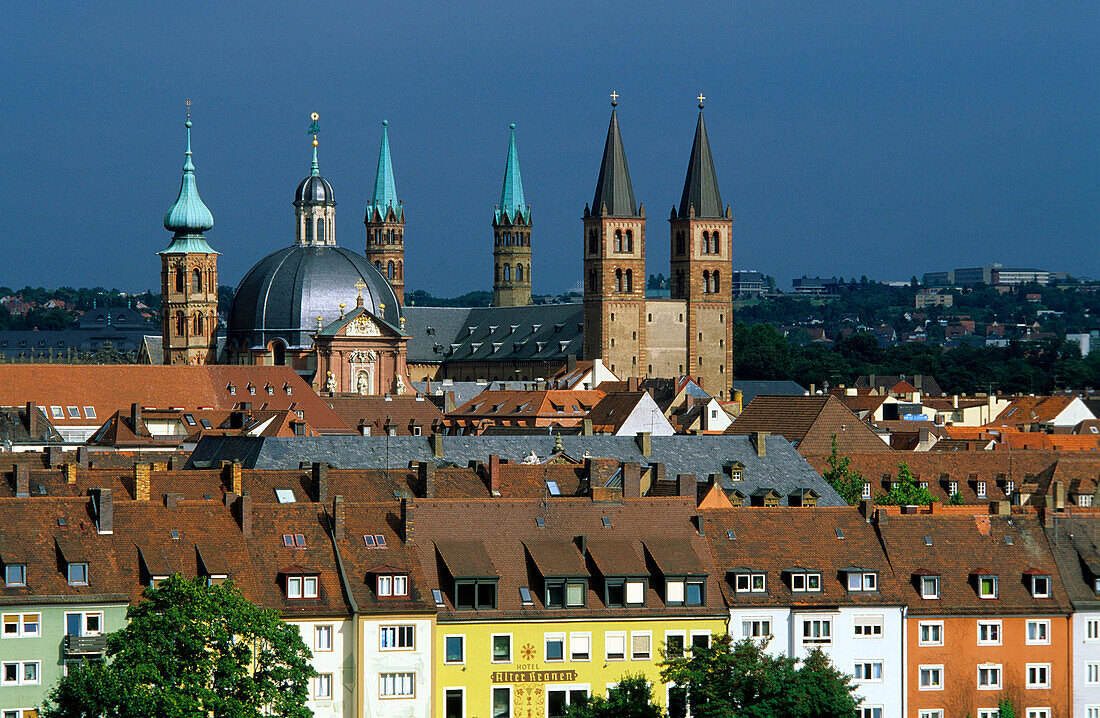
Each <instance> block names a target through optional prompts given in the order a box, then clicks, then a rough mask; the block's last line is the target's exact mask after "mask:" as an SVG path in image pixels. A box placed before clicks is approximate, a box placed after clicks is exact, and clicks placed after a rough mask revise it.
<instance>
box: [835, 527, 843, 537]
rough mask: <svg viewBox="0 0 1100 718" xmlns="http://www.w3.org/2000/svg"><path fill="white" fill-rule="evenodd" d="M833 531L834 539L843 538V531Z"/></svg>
mask: <svg viewBox="0 0 1100 718" xmlns="http://www.w3.org/2000/svg"><path fill="white" fill-rule="evenodd" d="M833 530H834V531H836V537H837V538H838V539H842V538H844V532H843V531H841V530H840V529H833Z"/></svg>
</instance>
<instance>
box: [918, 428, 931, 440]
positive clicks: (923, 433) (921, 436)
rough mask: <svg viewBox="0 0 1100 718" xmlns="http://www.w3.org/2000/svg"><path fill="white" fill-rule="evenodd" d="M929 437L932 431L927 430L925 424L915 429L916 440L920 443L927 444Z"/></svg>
mask: <svg viewBox="0 0 1100 718" xmlns="http://www.w3.org/2000/svg"><path fill="white" fill-rule="evenodd" d="M931 438H932V432H930V431H929V430H928V427H927V426H925V427H921V429H920V430H919V431H917V441H919V442H920V443H922V444H927V443H928V441H929V440H930V439H931Z"/></svg>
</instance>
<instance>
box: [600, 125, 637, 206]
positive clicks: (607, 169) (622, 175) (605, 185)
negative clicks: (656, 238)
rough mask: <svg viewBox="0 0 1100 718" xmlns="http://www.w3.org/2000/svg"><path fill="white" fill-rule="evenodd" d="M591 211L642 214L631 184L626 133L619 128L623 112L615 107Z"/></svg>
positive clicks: (608, 127)
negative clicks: (618, 111) (624, 138)
mask: <svg viewBox="0 0 1100 718" xmlns="http://www.w3.org/2000/svg"><path fill="white" fill-rule="evenodd" d="M591 212H592V214H593V215H599V214H601V213H603V212H606V213H607V215H609V216H612V217H637V216H638V205H637V204H636V203H635V202H634V188H633V187H632V186H631V184H630V169H629V168H628V167H627V166H626V150H624V149H623V138H622V133H621V132H620V131H619V116H618V113H617V112H616V111H615V110H614V109H612V110H611V122H610V124H608V126H607V140H605V141H604V146H603V161H602V162H601V163H600V176H599V178H598V179H597V180H596V194H595V195H594V196H593V198H592V208H591Z"/></svg>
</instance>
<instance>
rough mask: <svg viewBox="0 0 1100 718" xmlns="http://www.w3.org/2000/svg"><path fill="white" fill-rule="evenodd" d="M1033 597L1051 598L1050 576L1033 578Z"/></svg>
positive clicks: (1037, 575) (1033, 576)
mask: <svg viewBox="0 0 1100 718" xmlns="http://www.w3.org/2000/svg"><path fill="white" fill-rule="evenodd" d="M1031 597H1032V598H1050V576H1046V575H1040V574H1033V575H1032V576H1031Z"/></svg>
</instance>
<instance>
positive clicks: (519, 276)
mask: <svg viewBox="0 0 1100 718" xmlns="http://www.w3.org/2000/svg"><path fill="white" fill-rule="evenodd" d="M516 281H517V282H522V281H523V265H522V264H517V265H516Z"/></svg>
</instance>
